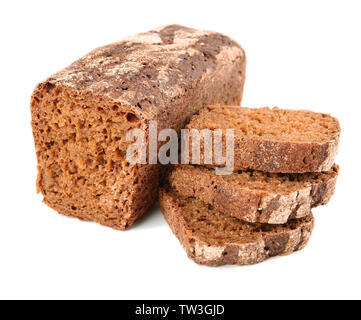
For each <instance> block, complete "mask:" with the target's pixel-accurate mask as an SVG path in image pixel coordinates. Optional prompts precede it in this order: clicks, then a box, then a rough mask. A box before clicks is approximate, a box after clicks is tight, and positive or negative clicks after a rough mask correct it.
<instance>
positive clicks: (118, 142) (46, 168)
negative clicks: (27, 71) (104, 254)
mask: <svg viewBox="0 0 361 320" xmlns="http://www.w3.org/2000/svg"><path fill="white" fill-rule="evenodd" d="M245 67H246V59H245V54H244V51H243V49H242V48H241V47H240V46H239V45H238V44H237V43H236V42H234V41H232V40H231V39H229V38H228V37H226V36H224V35H221V34H219V33H216V32H211V31H199V30H195V29H190V28H187V27H183V26H179V25H170V26H166V27H162V28H159V29H156V30H152V31H149V32H146V33H141V34H138V35H136V36H133V37H129V38H127V39H125V40H123V41H120V42H116V43H112V44H109V45H107V46H104V47H101V48H98V49H95V50H93V51H92V52H90V53H89V54H87V55H86V56H84V57H83V58H81V59H79V60H77V61H75V62H74V63H72V64H71V65H70V66H69V67H67V68H65V69H63V70H61V71H59V72H58V73H56V74H54V75H52V76H51V77H49V78H48V79H46V80H45V81H43V82H41V83H40V84H39V85H38V86H37V87H36V88H35V91H34V93H33V95H32V99H31V115H32V129H33V135H34V140H35V148H36V155H37V161H38V180H37V187H38V191H40V192H41V193H42V194H43V195H44V202H45V203H46V204H47V205H49V206H50V207H52V208H54V209H55V210H57V211H58V212H59V213H61V214H64V215H67V216H73V217H77V218H79V219H82V220H94V221H96V222H98V223H100V224H102V225H106V226H109V227H112V228H115V229H120V230H125V229H127V228H129V227H130V226H131V225H132V224H133V222H134V221H135V220H136V219H137V218H139V217H140V216H141V215H142V214H143V213H144V212H145V211H146V210H147V209H148V208H149V207H150V206H151V205H152V204H153V203H154V202H155V201H156V199H157V195H158V183H159V181H160V178H159V177H160V176H161V174H162V169H161V166H159V165H152V164H129V163H128V162H127V159H126V150H127V148H128V147H129V145H130V144H132V142H130V141H127V139H126V136H127V132H128V131H129V130H130V129H135V128H139V129H143V130H145V131H147V129H148V125H149V122H150V121H156V122H157V125H158V129H159V130H161V129H164V128H172V129H175V130H180V129H181V128H183V127H184V126H185V124H186V123H188V121H189V119H190V117H191V115H193V114H194V113H195V112H197V111H198V110H200V109H201V108H203V107H204V106H206V105H208V104H215V103H222V104H226V105H227V104H228V105H229V104H238V103H240V101H241V97H242V91H243V84H244V79H245ZM147 141H148V140H147Z"/></svg>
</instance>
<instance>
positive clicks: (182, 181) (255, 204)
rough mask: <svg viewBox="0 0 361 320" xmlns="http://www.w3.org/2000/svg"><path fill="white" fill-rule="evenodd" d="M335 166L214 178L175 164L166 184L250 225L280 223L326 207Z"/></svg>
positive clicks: (210, 172)
mask: <svg viewBox="0 0 361 320" xmlns="http://www.w3.org/2000/svg"><path fill="white" fill-rule="evenodd" d="M337 176H338V167H337V166H334V167H333V168H332V169H331V170H330V171H326V172H315V173H298V174H297V173H295V174H281V173H264V172H261V171H252V170H248V171H238V172H234V173H233V174H230V175H217V174H216V171H215V170H214V169H211V168H206V167H200V166H191V165H176V166H174V169H173V170H172V172H171V173H170V175H169V184H170V185H171V187H172V188H173V189H174V190H175V191H177V193H178V194H180V195H181V196H183V197H194V198H197V199H199V200H202V201H203V202H205V203H207V204H210V205H212V206H213V207H214V208H215V209H216V210H218V211H220V212H222V213H225V214H228V215H232V216H234V217H236V218H239V219H242V220H244V221H247V222H252V223H269V224H284V223H286V222H287V221H288V220H289V219H296V218H301V217H305V216H307V215H309V213H310V210H311V208H313V207H316V206H319V205H324V204H326V203H327V202H328V201H329V200H330V198H331V196H332V195H333V193H334V191H335V185H336V180H337Z"/></svg>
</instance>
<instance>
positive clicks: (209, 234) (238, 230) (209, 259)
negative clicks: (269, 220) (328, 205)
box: [159, 188, 314, 266]
mask: <svg viewBox="0 0 361 320" xmlns="http://www.w3.org/2000/svg"><path fill="white" fill-rule="evenodd" d="M159 201H160V206H161V210H162V212H163V214H164V217H165V219H166V220H167V222H168V224H169V226H170V227H171V229H172V231H173V233H174V234H175V235H176V236H177V238H178V239H179V241H180V242H181V244H182V245H183V247H184V249H185V251H186V252H187V254H188V257H189V258H191V259H193V260H194V261H195V262H196V263H199V264H203V265H208V266H220V265H226V264H236V265H251V264H256V263H260V262H262V261H264V260H266V259H268V258H270V257H274V256H278V255H288V254H291V253H292V252H294V251H298V250H301V249H303V248H304V247H305V246H306V244H307V243H308V241H309V239H310V237H311V233H312V230H313V225H314V218H313V216H312V214H311V213H310V214H309V215H308V216H307V217H304V218H300V219H295V220H290V221H289V222H288V223H287V224H284V225H270V224H250V223H247V222H243V221H241V220H239V219H237V218H234V217H232V216H229V215H225V214H223V213H220V212H218V211H216V210H215V209H213V208H212V207H210V206H209V205H207V204H205V203H203V202H202V201H200V200H196V199H194V198H186V197H181V196H180V195H178V194H177V193H175V192H174V191H171V190H169V189H167V188H161V190H160V194H159Z"/></svg>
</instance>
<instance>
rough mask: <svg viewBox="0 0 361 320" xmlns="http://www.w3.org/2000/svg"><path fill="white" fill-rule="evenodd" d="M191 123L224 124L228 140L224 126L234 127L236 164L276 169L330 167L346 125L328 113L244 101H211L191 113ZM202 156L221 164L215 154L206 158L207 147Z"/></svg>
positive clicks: (295, 170)
mask: <svg viewBox="0 0 361 320" xmlns="http://www.w3.org/2000/svg"><path fill="white" fill-rule="evenodd" d="M187 129H188V130H192V129H197V130H202V129H208V130H211V131H213V130H218V129H221V130H223V135H224V137H223V143H225V130H226V129H233V130H234V137H235V139H234V169H235V170H246V169H252V170H259V171H264V172H276V173H277V172H278V173H303V172H321V171H327V170H330V169H331V167H332V166H333V164H334V162H335V156H336V154H337V150H338V145H339V137H340V131H341V128H340V124H339V122H338V120H337V119H336V118H334V117H332V116H330V115H329V114H323V113H316V112H312V111H306V110H285V109H279V108H277V107H275V108H273V109H270V108H268V107H265V108H245V107H239V106H209V107H206V108H204V109H202V110H201V111H199V112H198V114H196V115H194V116H193V117H192V118H191V120H190V123H189V124H188V125H187ZM190 149H192V148H190ZM200 156H201V157H200V163H199V164H201V165H205V164H209V165H212V166H216V163H215V161H214V160H213V162H212V163H206V161H205V159H204V154H203V152H202V154H201V155H200ZM191 158H192V156H191ZM195 159H197V157H196V156H195Z"/></svg>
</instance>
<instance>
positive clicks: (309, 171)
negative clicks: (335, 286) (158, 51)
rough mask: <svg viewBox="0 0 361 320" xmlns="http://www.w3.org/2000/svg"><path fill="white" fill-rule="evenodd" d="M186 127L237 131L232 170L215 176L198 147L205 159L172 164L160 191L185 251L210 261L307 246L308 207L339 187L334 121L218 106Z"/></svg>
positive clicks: (253, 258)
mask: <svg viewBox="0 0 361 320" xmlns="http://www.w3.org/2000/svg"><path fill="white" fill-rule="evenodd" d="M187 128H188V129H198V130H201V129H210V130H218V129H221V130H222V131H223V132H225V130H226V129H233V130H234V171H233V173H231V174H229V175H217V172H216V170H215V167H216V166H217V165H216V163H213V162H212V163H208V162H207V163H206V162H205V161H204V158H203V157H202V153H201V157H200V165H185V164H180V165H175V166H174V167H173V169H172V171H171V172H170V174H169V178H168V180H167V182H166V184H165V185H164V187H163V188H162V189H161V191H160V196H159V198H160V205H161V209H162V211H163V213H164V216H165V218H166V220H167V222H168V223H169V225H170V227H171V229H172V230H173V232H174V234H175V235H176V236H177V237H178V239H179V240H180V242H181V243H182V245H183V247H184V248H185V250H186V252H187V254H188V256H189V257H190V258H192V259H193V260H194V261H195V262H197V263H200V264H205V265H211V266H218V265H223V264H239V265H245V264H255V263H259V262H262V261H264V260H266V259H267V258H269V257H273V256H277V255H287V254H290V253H292V252H294V251H297V250H300V249H302V248H304V247H305V246H306V244H307V242H308V240H309V239H310V236H311V233H312V230H313V225H314V217H313V215H312V213H311V209H312V208H314V207H316V206H319V205H324V204H326V203H327V202H328V201H329V200H330V198H331V196H332V195H333V193H334V190H335V185H336V179H337V176H338V170H339V169H338V166H337V165H335V164H334V158H335V155H336V153H337V148H338V142H339V135H340V125H339V123H338V121H337V119H335V118H333V117H331V116H329V115H327V114H320V113H314V112H310V111H301V110H299V111H294V110H281V109H278V108H273V109H269V108H260V109H250V108H242V107H229V106H214V107H207V108H205V109H203V110H201V111H200V112H199V113H198V114H196V115H195V116H193V117H192V118H191V121H190V123H189V124H188V126H187ZM223 138H224V137H223ZM225 143H226V139H225V138H224V139H223V144H225ZM190 150H192V148H190ZM191 158H192V157H191Z"/></svg>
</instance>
